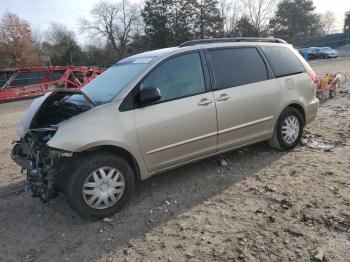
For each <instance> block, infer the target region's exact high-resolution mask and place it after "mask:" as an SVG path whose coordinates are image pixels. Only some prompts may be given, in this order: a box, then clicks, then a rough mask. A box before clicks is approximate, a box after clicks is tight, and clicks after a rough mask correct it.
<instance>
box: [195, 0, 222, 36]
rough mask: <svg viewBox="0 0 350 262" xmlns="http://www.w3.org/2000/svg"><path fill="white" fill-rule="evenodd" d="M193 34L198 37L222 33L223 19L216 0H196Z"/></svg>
mask: <svg viewBox="0 0 350 262" xmlns="http://www.w3.org/2000/svg"><path fill="white" fill-rule="evenodd" d="M194 25H195V35H196V37H199V38H208V37H217V36H220V35H222V34H223V30H222V29H223V20H222V17H221V15H220V11H219V9H218V2H217V0H197V3H196V18H195V23H194Z"/></svg>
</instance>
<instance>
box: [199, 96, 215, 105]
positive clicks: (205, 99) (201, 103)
mask: <svg viewBox="0 0 350 262" xmlns="http://www.w3.org/2000/svg"><path fill="white" fill-rule="evenodd" d="M211 103H213V100H211V99H208V98H202V99H201V100H200V101H199V103H198V105H200V106H207V105H209V104H211Z"/></svg>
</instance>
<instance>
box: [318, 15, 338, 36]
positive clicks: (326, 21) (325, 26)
mask: <svg viewBox="0 0 350 262" xmlns="http://www.w3.org/2000/svg"><path fill="white" fill-rule="evenodd" d="M336 22H337V18H336V17H335V14H334V13H333V12H331V11H329V10H328V11H326V12H324V13H323V14H322V15H321V19H320V26H321V28H322V31H323V32H324V33H325V34H332V33H334V32H335V25H336Z"/></svg>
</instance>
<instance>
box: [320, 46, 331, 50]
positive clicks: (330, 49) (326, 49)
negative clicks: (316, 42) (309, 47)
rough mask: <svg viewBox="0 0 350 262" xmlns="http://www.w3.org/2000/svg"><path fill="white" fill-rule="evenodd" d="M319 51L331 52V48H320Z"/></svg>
mask: <svg viewBox="0 0 350 262" xmlns="http://www.w3.org/2000/svg"><path fill="white" fill-rule="evenodd" d="M321 49H322V50H323V51H332V48H330V47H322V48H321Z"/></svg>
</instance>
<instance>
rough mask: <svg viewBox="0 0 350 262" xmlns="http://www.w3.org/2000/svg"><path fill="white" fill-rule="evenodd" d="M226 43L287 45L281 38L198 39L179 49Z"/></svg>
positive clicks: (187, 42)
mask: <svg viewBox="0 0 350 262" xmlns="http://www.w3.org/2000/svg"><path fill="white" fill-rule="evenodd" d="M226 42H267V43H280V44H287V42H286V41H284V40H282V39H279V38H269V37H266V38H264V37H228V38H207V39H196V40H190V41H186V42H184V43H182V44H181V45H179V47H185V46H191V45H200V44H212V43H226Z"/></svg>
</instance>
